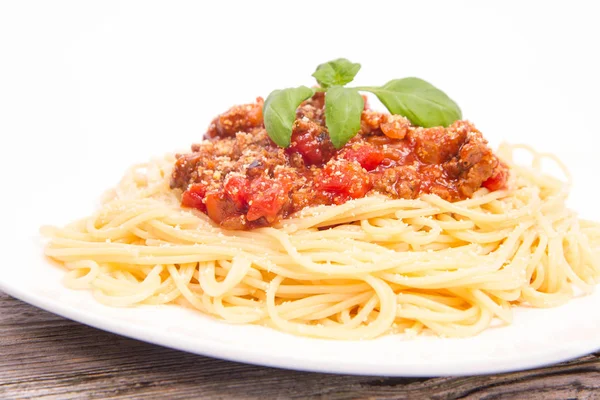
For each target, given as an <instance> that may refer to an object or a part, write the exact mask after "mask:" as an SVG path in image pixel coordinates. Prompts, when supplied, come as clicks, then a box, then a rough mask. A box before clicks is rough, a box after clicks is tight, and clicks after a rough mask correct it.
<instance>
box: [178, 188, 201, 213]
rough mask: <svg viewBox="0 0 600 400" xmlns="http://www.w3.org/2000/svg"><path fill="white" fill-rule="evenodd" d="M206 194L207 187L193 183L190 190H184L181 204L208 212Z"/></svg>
mask: <svg viewBox="0 0 600 400" xmlns="http://www.w3.org/2000/svg"><path fill="white" fill-rule="evenodd" d="M205 195H206V187H204V185H202V184H198V183H196V184H193V185H191V186H190V187H189V188H188V190H186V191H185V192H183V196H182V197H181V205H182V206H184V207H190V208H195V209H197V210H200V211H202V212H206V204H205V203H204V196H205Z"/></svg>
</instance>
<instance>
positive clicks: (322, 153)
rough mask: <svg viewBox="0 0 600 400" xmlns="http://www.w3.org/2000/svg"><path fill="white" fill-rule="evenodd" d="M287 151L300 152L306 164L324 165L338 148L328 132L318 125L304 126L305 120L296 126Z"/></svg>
mask: <svg viewBox="0 0 600 400" xmlns="http://www.w3.org/2000/svg"><path fill="white" fill-rule="evenodd" d="M286 152H287V153H288V154H290V153H299V154H300V155H301V156H302V159H303V160H304V163H305V164H306V165H323V164H325V163H326V162H327V161H329V159H330V158H331V157H333V155H334V154H335V152H336V150H335V147H333V144H331V141H330V140H329V137H328V136H327V133H326V132H325V131H323V130H321V128H320V127H319V126H318V125H316V124H313V125H308V126H304V122H300V123H298V124H297V125H296V126H295V127H294V131H293V133H292V142H291V145H290V146H289V147H288V148H287V149H286Z"/></svg>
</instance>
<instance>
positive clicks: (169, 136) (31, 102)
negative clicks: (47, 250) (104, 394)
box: [0, 0, 600, 375]
mask: <svg viewBox="0 0 600 400" xmlns="http://www.w3.org/2000/svg"><path fill="white" fill-rule="evenodd" d="M595 4H596V2H593V1H589V2H583V1H579V2H577V1H565V2H560V3H559V2H549V1H539V2H533V1H528V2H525V1H519V2H516V1H514V2H513V1H495V2H485V3H484V2H476V1H452V2H449V1H448V2H446V1H443V2H442V1H436V2H432V1H419V2H417V1H410V2H399V1H394V2H391V1H390V2H383V1H373V0H371V1H360V2H355V1H345V2H342V1H325V0H320V1H308V0H304V1H294V2H287V1H286V2H283V1H282V2H277V3H276V2H261V1H256V0H254V1H244V2H231V1H210V2H200V1H194V2H183V1H177V2H174V1H173V2H172V1H168V2H167V1H165V2H150V1H144V2H114V1H97V2H76V1H71V2H65V1H53V2H46V1H44V2H42V1H40V2H29V1H10V2H9V1H2V0H0V139H1V140H0V167H1V168H0V170H1V171H2V197H0V202H2V203H3V204H2V206H3V207H1V208H0V223H1V224H2V225H1V226H2V229H0V237H2V243H3V261H2V263H0V270H1V271H0V283H1V284H2V285H3V287H5V288H7V289H6V290H8V288H10V290H11V293H13V294H14V295H18V296H19V297H20V298H22V299H25V300H27V301H30V302H32V303H34V304H36V305H38V306H43V307H45V308H47V309H50V310H52V311H54V312H57V313H61V314H63V315H66V316H69V317H71V318H74V319H76V320H79V321H82V322H85V323H88V324H91V325H95V326H99V327H102V328H104V329H108V330H113V331H116V332H119V333H122V334H127V335H131V336H134V337H137V338H141V339H144V340H148V341H154V342H158V343H162V344H164V345H168V346H173V347H176V348H181V349H185V350H189V351H196V352H200V353H203V354H210V355H215V356H219V357H225V358H233V359H237V360H242V361H251V362H259V363H267V364H269V365H278V366H288V367H295V368H307V369H317V370H327V371H338V372H340V371H344V372H353V373H357V372H361V373H372V374H378V373H379V374H382V373H385V374H392V375H394V374H399V375H414V374H439V373H453V374H456V373H475V372H497V371H500V370H506V369H514V368H521V367H524V366H534V365H539V364H540V363H545V362H556V361H558V360H561V359H564V358H567V357H573V356H576V355H579V354H582V353H585V352H589V351H593V350H596V349H597V347H598V337H599V336H600V333H599V332H598V329H599V327H600V322H598V312H597V311H598V304H599V303H598V302H599V299H600V297H598V294H596V295H594V296H593V297H588V298H584V299H577V300H574V301H573V302H571V303H569V304H567V305H566V306H564V307H561V308H559V309H552V310H517V313H516V314H517V315H516V320H515V324H514V325H513V326H510V327H507V328H503V329H502V330H488V331H486V332H484V334H482V335H480V336H477V337H475V338H471V339H468V340H464V341H460V340H458V341H451V340H448V341H440V340H436V339H432V340H428V339H427V338H420V339H419V340H415V341H414V342H402V339H400V338H398V337H386V338H382V340H381V341H366V342H361V343H348V342H336V343H334V344H332V343H330V342H327V341H315V340H310V339H305V338H294V337H289V336H287V335H283V334H281V333H279V332H275V331H264V330H261V328H260V327H236V328H232V327H228V326H224V325H223V324H219V323H217V322H215V321H212V320H208V319H206V318H204V317H202V316H201V315H199V314H198V313H193V312H189V313H187V314H186V310H178V309H174V310H171V309H169V310H166V309H160V310H147V309H144V310H141V311H140V310H137V309H111V308H107V307H103V306H101V305H99V304H98V303H96V302H95V301H93V299H92V298H91V296H89V293H85V292H83V293H82V292H74V291H68V290H65V288H64V287H63V286H62V285H61V284H60V276H61V274H60V272H59V271H57V270H54V269H51V268H49V266H48V265H47V264H46V263H44V262H43V261H42V259H41V249H40V243H39V242H38V241H34V240H32V237H34V236H36V235H37V230H38V228H39V226H40V225H42V224H46V223H55V224H64V223H66V222H68V221H70V220H72V219H75V218H77V217H81V216H83V215H85V214H87V213H89V212H90V211H91V210H92V209H93V206H94V202H95V200H96V199H97V198H98V195H99V194H100V193H102V192H103V191H104V190H105V189H107V188H108V187H110V186H111V185H113V184H114V183H116V181H117V180H118V179H119V178H120V176H121V174H122V173H123V171H124V170H125V168H126V167H127V166H129V165H131V164H133V163H136V162H140V161H145V160H146V159H148V158H149V157H151V156H154V155H160V154H162V153H164V152H168V151H172V150H176V149H184V148H187V147H188V146H189V144H190V143H192V142H194V141H198V140H200V138H201V137H202V134H203V132H204V130H205V129H206V127H207V125H208V124H209V122H210V120H211V118H212V117H213V116H214V115H215V114H217V113H219V112H222V111H224V110H226V109H227V108H228V107H229V106H231V105H233V104H236V103H244V102H250V101H253V99H254V98H255V97H256V96H259V95H261V96H266V95H268V93H269V92H270V91H271V90H273V89H276V88H282V87H287V86H296V85H300V84H305V85H311V84H312V83H313V81H312V78H311V77H310V74H311V73H312V72H313V70H314V68H315V67H316V66H317V65H318V64H319V63H321V62H324V61H327V60H330V59H333V58H337V57H347V58H349V59H351V60H352V61H356V62H360V63H361V64H362V65H363V69H362V71H361V72H360V73H359V75H358V77H357V81H356V84H357V85H377V84H383V83H385V82H386V81H388V80H390V79H394V78H401V77H406V76H417V77H420V78H423V79H425V80H428V81H430V82H431V83H433V84H434V85H436V86H438V87H440V88H441V89H442V90H444V91H445V92H447V93H448V94H449V95H450V96H451V97H452V98H453V99H454V100H456V101H457V103H458V104H459V105H460V106H461V108H462V110H463V115H464V116H465V117H466V118H468V119H470V120H472V121H473V122H475V124H476V125H477V126H478V127H479V128H480V129H481V130H482V131H483V133H484V135H485V136H486V137H487V138H488V139H490V141H491V142H492V144H498V143H499V142H500V141H502V140H507V141H509V142H525V143H528V144H531V145H534V146H535V147H536V148H538V149H540V150H543V151H552V152H555V153H557V154H558V155H559V156H561V157H562V158H563V159H564V160H565V162H566V163H567V164H568V165H569V166H570V167H571V169H572V170H573V172H574V176H575V184H576V186H575V190H574V192H573V194H574V196H573V200H574V201H573V203H572V204H573V206H574V207H576V208H577V209H579V210H581V211H582V213H583V214H584V215H586V216H591V217H595V218H597V219H600V215H599V213H598V210H599V208H598V207H597V205H596V201H595V200H594V199H595V197H594V196H593V195H594V194H595V193H597V189H596V185H597V183H598V179H597V174H598V173H599V172H600V169H599V168H598V160H597V153H598V148H599V145H600V125H599V121H598V120H599V119H600V118H599V116H600V101H599V93H600V61H599V48H600V43H599V42H600V23H599V22H598V20H599V17H600V15H599V13H598V11H597V10H596V8H595ZM586 313H587V314H586ZM182 320H185V321H186V324H185V325H182V324H181V321H182ZM131 321H136V322H135V323H134V324H131V323H130V322H131ZM556 321H562V323H561V324H556ZM550 330H552V334H551V335H549V334H548V332H549V331H550ZM429 339H431V338H429ZM256 343H258V344H259V345H260V346H262V347H258V348H257V347H256ZM390 343H392V345H391V346H390V345H389V344H390ZM557 343H559V344H560V345H559V346H557ZM286 351H287V352H289V353H286ZM329 352H332V354H331V355H329ZM373 355H379V357H380V358H377V357H375V358H373ZM336 357H339V358H336Z"/></svg>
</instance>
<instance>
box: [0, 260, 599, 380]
mask: <svg viewBox="0 0 600 400" xmlns="http://www.w3.org/2000/svg"><path fill="white" fill-rule="evenodd" d="M44 262H45V263H47V264H48V265H49V266H50V263H48V262H47V261H46V260H44ZM64 289H65V290H71V289H68V288H66V287H64ZM0 291H3V292H4V293H6V294H8V295H9V296H11V297H14V298H16V299H18V300H20V301H23V302H25V303H27V304H30V305H32V306H34V307H37V308H40V309H42V310H44V311H47V312H49V313H51V314H55V315H58V316H61V317H63V318H66V319H69V320H71V321H75V322H78V323H81V324H83V325H87V326H90V327H92V328H95V329H99V330H102V331H105V332H109V333H112V334H117V335H120V336H124V337H127V338H130V339H134V340H139V341H142V342H146V343H150V344H153V345H158V346H161V347H166V348H171V349H174V350H178V351H183V352H187V353H191V354H196V355H200V356H205V357H212V358H216V359H221V360H226V361H231V362H238V363H244V364H249V365H256V366H261V367H270V368H281V369H286V370H294V371H302V372H313V373H325V374H341V375H356V376H389V377H428V378H433V377H445V376H474V375H489V374H501V373H509V372H517V371H525V370H531V369H534V368H541V367H547V366H550V365H554V364H557V363H560V362H566V361H570V360H573V359H576V358H579V357H582V356H585V355H587V354H591V353H595V352H597V351H600V340H598V342H597V343H596V344H595V345H593V348H590V346H586V345H578V344H577V343H576V342H570V343H569V345H568V346H560V347H559V348H555V349H552V350H551V351H548V352H544V353H542V354H541V355H540V354H539V353H536V352H534V353H531V354H527V356H525V357H522V358H520V359H519V361H516V360H512V361H510V360H502V361H501V363H500V364H497V363H489V364H485V363H482V365H485V366H484V367H482V365H474V364H473V363H469V362H466V363H463V364H461V363H460V361H459V362H458V363H457V365H456V368H455V371H453V372H452V373H450V372H449V371H448V370H447V369H446V368H445V367H444V366H442V367H439V366H437V367H436V365H435V364H434V363H432V364H429V367H428V368H426V369H423V368H418V367H417V368H415V369H413V370H411V371H406V370H404V369H403V370H402V371H400V370H394V369H392V368H389V367H388V366H385V365H384V366H383V368H378V367H380V366H379V365H376V364H372V363H368V362H366V363H364V364H362V365H360V366H359V365H357V364H356V363H347V364H345V363H340V362H339V360H329V361H327V362H323V360H315V359H313V358H311V357H297V356H290V355H286V354H283V355H277V356H274V355H273V354H272V353H270V354H269V355H268V357H265V355H264V354H262V353H261V352H260V351H256V350H253V349H252V348H249V347H245V348H244V349H243V351H241V352H240V351H239V349H236V348H232V347H231V346H228V345H227V343H223V342H218V341H214V340H212V339H210V338H203V339H202V340H201V341H194V340H191V339H190V338H187V337H186V336H185V335H178V334H171V335H167V334H165V333H164V332H162V331H157V330H155V329H153V328H152V327H149V326H145V325H141V326H139V325H127V324H123V323H122V321H119V320H118V319H115V317H113V316H110V315H105V314H98V313H86V312H85V310H83V309H79V308H77V307H76V306H72V305H70V304H67V303H65V302H63V301H60V300H56V299H52V298H46V297H44V296H43V295H41V294H38V293H30V292H28V291H27V290H26V288H22V287H20V286H19V285H18V284H11V283H10V281H9V280H4V279H2V278H1V277H0ZM102 307H109V306H104V305H102ZM158 307H172V306H171V305H159V306H158ZM559 307H560V306H559ZM131 308H132V307H127V308H126V309H131ZM110 309H111V310H114V312H119V311H118V310H119V308H118V307H110ZM215 321H216V322H217V323H222V324H227V322H224V321H218V320H216V319H215ZM500 329H501V328H500ZM290 336H292V337H293V335H290ZM309 339H310V338H309ZM467 339H468V338H467ZM348 342H353V341H348ZM354 342H356V341H354ZM584 343H587V342H584Z"/></svg>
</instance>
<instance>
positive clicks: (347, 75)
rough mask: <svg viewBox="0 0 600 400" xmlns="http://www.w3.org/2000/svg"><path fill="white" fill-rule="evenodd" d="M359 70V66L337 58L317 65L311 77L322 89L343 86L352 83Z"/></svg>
mask: <svg viewBox="0 0 600 400" xmlns="http://www.w3.org/2000/svg"><path fill="white" fill-rule="evenodd" d="M359 69H360V64H357V63H352V62H350V61H348V60H346V59H345V58H338V59H337V60H333V61H329V62H326V63H325V64H321V65H319V66H318V67H317V70H316V71H315V72H314V73H313V74H312V76H313V77H315V79H316V80H317V82H319V85H321V87H323V88H328V87H330V86H335V85H339V86H344V85H345V84H347V83H349V82H352V80H353V79H354V77H355V76H356V74H357V73H358V70H359Z"/></svg>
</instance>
